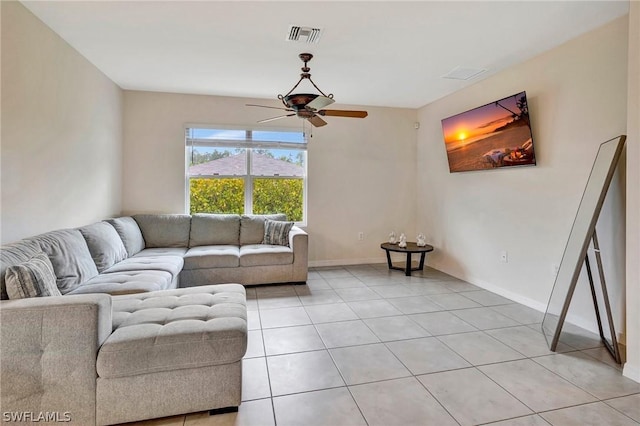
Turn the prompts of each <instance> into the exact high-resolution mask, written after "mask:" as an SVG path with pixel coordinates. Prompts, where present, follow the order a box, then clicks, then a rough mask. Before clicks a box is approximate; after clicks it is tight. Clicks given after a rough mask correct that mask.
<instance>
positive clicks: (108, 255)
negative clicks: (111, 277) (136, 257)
mask: <svg viewBox="0 0 640 426" xmlns="http://www.w3.org/2000/svg"><path fill="white" fill-rule="evenodd" d="M78 231H80V233H81V234H82V236H83V237H84V240H85V241H86V242H87V246H88V247H89V252H90V253H91V257H92V258H93V262H94V263H95V264H96V268H98V272H102V271H104V270H105V269H108V268H110V267H112V266H113V265H115V264H116V263H118V262H121V261H123V260H125V259H126V258H127V249H126V248H125V247H124V243H123V242H122V240H121V239H120V236H119V235H118V233H117V232H116V230H115V228H114V227H113V226H111V225H109V224H108V223H107V222H98V223H94V224H91V225H87V226H83V227H82V228H78Z"/></svg>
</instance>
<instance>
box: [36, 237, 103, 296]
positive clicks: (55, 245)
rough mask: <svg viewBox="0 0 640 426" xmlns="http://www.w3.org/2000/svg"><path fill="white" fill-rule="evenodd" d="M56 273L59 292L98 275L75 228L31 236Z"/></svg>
mask: <svg viewBox="0 0 640 426" xmlns="http://www.w3.org/2000/svg"><path fill="white" fill-rule="evenodd" d="M33 240H34V241H36V242H37V243H38V244H39V245H40V248H41V249H42V251H44V252H45V253H46V254H47V256H49V260H51V264H52V265H53V270H54V271H55V273H56V278H57V280H56V281H57V285H58V289H59V290H60V293H62V294H67V293H69V292H70V291H72V290H74V289H75V288H77V287H79V286H80V285H81V284H82V283H83V282H85V281H88V280H90V279H91V278H93V277H95V276H96V275H98V269H97V268H96V264H95V263H94V262H93V258H92V257H91V252H89V247H88V246H87V243H86V241H85V240H84V237H83V236H82V234H81V233H80V231H78V230H77V229H62V230H59V231H52V232H47V233H46V234H42V235H38V236H37V237H33Z"/></svg>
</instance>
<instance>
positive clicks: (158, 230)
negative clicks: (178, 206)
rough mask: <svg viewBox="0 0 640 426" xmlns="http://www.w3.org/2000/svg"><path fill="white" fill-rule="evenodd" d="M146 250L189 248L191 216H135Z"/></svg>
mask: <svg viewBox="0 0 640 426" xmlns="http://www.w3.org/2000/svg"><path fill="white" fill-rule="evenodd" d="M133 218H134V219H135V220H136V222H138V226H140V230H141V231H142V236H143V237H144V241H145V244H146V248H156V247H189V233H190V231H191V216H189V215H188V214H137V215H135V216H133Z"/></svg>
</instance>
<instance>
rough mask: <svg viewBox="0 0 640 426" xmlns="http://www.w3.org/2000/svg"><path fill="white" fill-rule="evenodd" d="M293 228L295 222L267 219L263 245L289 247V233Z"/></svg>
mask: <svg viewBox="0 0 640 426" xmlns="http://www.w3.org/2000/svg"><path fill="white" fill-rule="evenodd" d="M292 227H293V222H283V221H280V220H271V219H265V221H264V239H263V240H262V244H272V245H278V246H286V247H289V231H291V228H292Z"/></svg>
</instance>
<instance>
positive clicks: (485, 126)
mask: <svg viewBox="0 0 640 426" xmlns="http://www.w3.org/2000/svg"><path fill="white" fill-rule="evenodd" d="M442 132H443V134H444V142H445V146H446V149H447V158H448V160H449V171H450V172H452V173H453V172H466V171H470V170H483V169H494V168H499V167H500V168H502V167H515V166H532V165H535V164H536V155H535V152H534V150H533V137H532V134H531V122H530V121H529V108H528V106H527V94H526V92H520V93H516V94H515V95H512V96H508V97H506V98H504V99H500V100H498V101H494V102H491V103H488V104H486V105H483V106H481V107H478V108H474V109H472V110H469V111H467V112H463V113H461V114H457V115H454V116H452V117H449V118H445V119H444V120H442Z"/></svg>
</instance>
